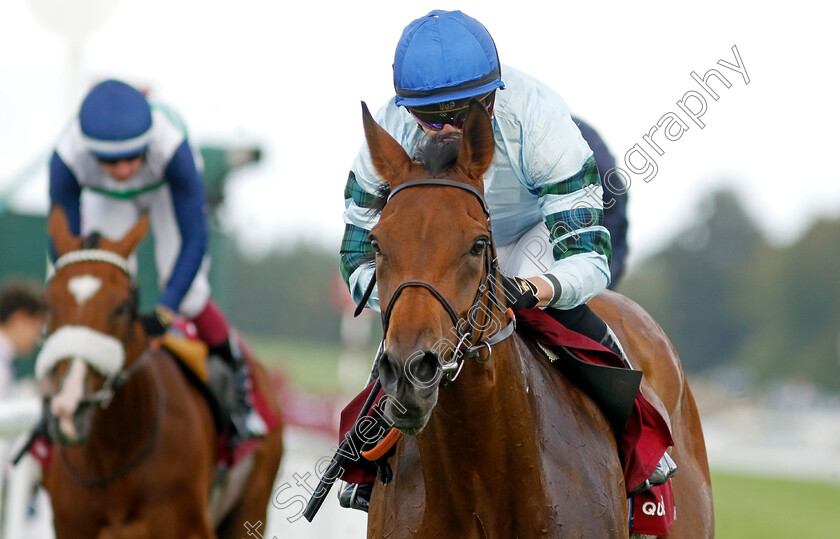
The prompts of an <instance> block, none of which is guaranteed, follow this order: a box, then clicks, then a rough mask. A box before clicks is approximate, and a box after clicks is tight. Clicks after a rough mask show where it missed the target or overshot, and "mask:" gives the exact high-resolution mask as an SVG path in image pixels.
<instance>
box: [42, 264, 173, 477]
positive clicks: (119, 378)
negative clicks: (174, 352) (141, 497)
mask: <svg viewBox="0 0 840 539" xmlns="http://www.w3.org/2000/svg"><path fill="white" fill-rule="evenodd" d="M80 262H103V263H107V264H110V265H112V266H116V267H117V268H119V269H120V270H122V271H123V272H124V273H125V274H126V275H127V276H128V278H129V281H130V283H131V290H132V296H134V297H136V290H137V287H136V285H135V283H134V279H133V277H132V275H131V269H130V265H129V262H128V260H127V259H125V258H124V257H122V256H120V255H118V254H116V253H113V252H111V251H106V250H104V249H85V248H82V249H79V250H76V251H70V252H68V253H66V254H64V255H62V256H61V257H59V258H58V260H56V261H55V264H54V270H55V271H54V273H53V275H51V276H50V279H52V277H53V276H54V275H55V274H56V273H58V271H59V270H61V269H62V268H64V267H66V266H69V265H71V264H76V263H80ZM135 302H136V299H135ZM152 357H153V354H152V353H151V351H150V350H145V351H144V352H143V353H142V354H141V355H140V357H139V358H137V359H136V360H135V361H133V362H132V363H131V364H130V365H128V366H127V367H123V368H122V369H120V370H119V371H117V372H116V373H113V374H111V375H109V376H108V377H107V378H106V380H105V383H104V384H103V386H102V388H101V389H99V390H98V391H97V392H96V393H94V394H93V395H90V396H86V397H83V398H81V399H80V400H79V407H82V406H90V405H97V404H98V405H99V406H100V407H101V408H102V409H105V408H107V407H108V406H109V404H110V403H111V401H112V400H113V398H114V394H115V393H116V392H117V391H119V389H120V388H121V387H122V386H124V385H125V383H126V382H128V380H129V378H131V376H132V375H133V374H135V373H136V372H137V371H139V370H140V369H141V368H143V367H144V366H146V365H147V364H148V365H150V366H151V367H152V378H153V380H154V383H155V395H156V400H157V404H156V406H155V419H154V423H153V425H152V433H151V435H149V436H148V437H147V438H146V440H145V442H144V443H143V446H142V447H141V448H140V449H139V450H138V451H137V452H136V453H135V454H134V455H133V456H132V457H131V458H130V459H129V460H127V461H126V462H125V463H123V464H122V465H121V466H120V467H119V468H118V469H117V470H116V471H114V472H112V473H109V474H107V475H104V476H94V477H90V476H83V475H81V474H80V473H79V472H77V471H76V470H75V469H74V468H73V466H72V465H71V464H70V461H69V460H68V458H67V454H66V452H65V451H63V450H61V451H60V453H61V459H62V463H63V464H64V466H65V468H66V469H67V471H68V473H69V474H70V476H71V477H72V478H73V479H74V480H75V481H77V482H79V483H81V484H83V485H85V486H88V487H96V486H102V485H105V484H108V483H110V482H112V481H114V480H116V479H118V478H120V477H122V476H123V475H125V474H126V473H128V472H129V471H130V470H132V469H133V468H134V467H136V466H137V465H138V464H140V462H142V461H143V460H144V459H145V458H146V457H147V456H148V455H149V454H150V453H151V452H152V450H153V449H154V447H155V446H156V444H157V439H158V435H159V433H160V429H161V423H162V421H163V416H164V413H165V408H166V390H165V387H164V384H163V381H162V379H161V375H160V373H159V372H158V369H157V368H154V365H152V364H150V363H149V359H150V358H152ZM49 400H50V398H49V397H48V398H47V399H46V402H47V404H46V405H45V406H44V410H45V413H50V412H49V409H50V407H49V404H48V403H49Z"/></svg>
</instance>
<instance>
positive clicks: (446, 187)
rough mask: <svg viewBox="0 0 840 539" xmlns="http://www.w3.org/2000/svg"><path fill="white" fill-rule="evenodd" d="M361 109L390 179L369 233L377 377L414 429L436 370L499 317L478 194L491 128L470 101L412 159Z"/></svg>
mask: <svg viewBox="0 0 840 539" xmlns="http://www.w3.org/2000/svg"><path fill="white" fill-rule="evenodd" d="M363 116H364V125H365V136H366V138H367V142H368V147H369V148H370V152H371V159H372V162H373V164H374V166H375V167H376V170H377V171H378V172H379V174H380V175H381V176H382V177H383V178H384V179H385V180H386V181H387V182H388V186H389V187H390V195H389V198H388V201H387V204H386V205H385V206H384V208H383V209H382V213H381V216H380V219H379V222H378V224H377V225H376V226H375V227H373V229H372V230H371V235H370V238H371V244H372V247H373V249H374V251H375V261H376V280H377V285H378V287H379V297H380V304H381V305H382V306H383V317H384V319H383V320H384V325H385V342H384V350H383V353H382V355H381V356H380V360H379V378H380V381H381V383H382V387H383V388H384V390H385V393H386V394H387V395H388V396H389V397H390V399H388V405H387V406H388V407H387V408H386V413H387V414H388V415H390V416H391V417H392V418H394V419H395V420H396V422H395V426H396V427H397V428H399V429H400V430H402V431H404V432H406V433H409V434H416V433H417V432H419V431H420V430H421V429H422V428H423V427H425V425H426V423H427V422H428V420H429V417H430V415H431V412H432V409H433V408H434V406H435V404H436V403H437V400H438V391H439V385H440V382H441V380H442V379H444V372H445V371H448V370H449V369H453V368H458V369H459V368H460V367H461V366H462V365H461V362H462V361H463V359H464V351H465V350H467V349H471V350H472V355H473V356H476V355H477V354H478V352H477V351H476V350H477V348H478V346H477V345H479V344H480V343H481V342H482V338H486V337H489V336H490V335H492V334H493V333H494V332H495V331H498V330H499V329H500V326H501V324H500V322H499V320H500V319H501V318H502V317H501V316H498V315H499V314H500V313H502V312H504V309H503V308H501V309H500V308H499V307H497V306H498V305H499V301H498V299H497V297H498V287H497V284H496V280H497V274H496V270H495V268H496V266H495V260H494V258H495V255H494V253H495V251H494V248H493V244H492V238H491V235H490V224H489V215H488V214H487V209H486V204H485V202H484V198H483V193H484V181H483V175H484V173H485V172H486V171H487V168H488V167H489V166H490V163H491V161H492V159H493V147H494V141H493V130H492V125H491V122H490V117H489V116H488V114H487V112H486V111H485V110H484V109H483V107H482V106H481V105H480V104H478V103H477V102H473V103H472V104H471V110H470V112H469V116H468V118H467V120H466V124H465V126H464V129H463V132H462V133H457V132H445V133H444V132H441V133H440V134H437V135H434V136H432V137H430V139H429V141H428V143H427V144H426V145H425V146H424V147H423V148H421V150H420V152H419V153H418V156H417V159H418V161H413V160H412V159H411V158H410V157H409V156H408V155H407V154H406V152H405V151H404V150H403V148H402V147H401V146H400V145H399V143H397V142H396V141H395V140H394V139H393V138H392V137H391V136H390V135H389V134H388V133H387V132H386V131H385V130H384V129H383V128H382V127H380V126H379V125H378V124H377V123H376V122H375V121H374V120H373V118H372V117H371V115H370V112H369V111H368V109H367V107H366V106H364V105H363ZM482 353H483V354H485V356H484V357H485V358H486V353H487V352H486V351H484V352H482ZM453 374H454V373H453ZM450 377H451V374H450Z"/></svg>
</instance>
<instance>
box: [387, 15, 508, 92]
mask: <svg viewBox="0 0 840 539" xmlns="http://www.w3.org/2000/svg"><path fill="white" fill-rule="evenodd" d="M504 87H505V85H504V83H503V82H502V78H501V69H500V67H499V54H498V53H497V52H496V44H495V43H494V42H493V38H492V37H491V36H490V33H489V32H488V31H487V29H486V28H485V27H484V26H483V25H482V24H481V23H480V22H478V21H477V20H475V19H473V18H472V17H469V16H467V15H465V14H463V13H461V12H460V11H441V10H435V11H432V12H430V13H429V14H428V15H426V16H425V17H421V18H419V19H416V20H414V21H412V22H411V24H409V25H408V26H406V28H405V30H403V33H402V37H400V41H399V43H397V50H396V52H395V54H394V88H395V89H396V91H397V97H396V101H395V102H396V104H397V105H398V106H405V107H420V106H423V105H429V104H432V103H440V102H441V101H443V100H456V99H464V98H468V97H474V96H479V95H484V94H487V93H489V92H491V91H493V90H495V89H504Z"/></svg>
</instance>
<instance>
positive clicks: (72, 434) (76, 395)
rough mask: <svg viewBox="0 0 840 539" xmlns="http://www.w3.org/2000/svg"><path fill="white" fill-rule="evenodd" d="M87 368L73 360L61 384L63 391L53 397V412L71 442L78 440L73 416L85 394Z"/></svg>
mask: <svg viewBox="0 0 840 539" xmlns="http://www.w3.org/2000/svg"><path fill="white" fill-rule="evenodd" d="M86 368H87V366H86V365H85V363H84V361H82V360H81V359H79V358H75V359H73V362H72V363H71V364H70V369H69V370H68V371H67V375H66V376H65V377H64V383H62V384H61V391H59V393H58V395H56V396H55V397H53V399H52V403H51V407H50V408H51V411H52V413H53V415H54V416H56V417H57V418H58V426H59V429H61V432H62V433H64V435H65V436H67V438H68V439H70V440H75V439H76V438H77V434H76V426H75V425H74V424H73V414H75V413H76V408H78V407H79V401H80V400H81V398H82V396H83V395H84V393H85V370H86Z"/></svg>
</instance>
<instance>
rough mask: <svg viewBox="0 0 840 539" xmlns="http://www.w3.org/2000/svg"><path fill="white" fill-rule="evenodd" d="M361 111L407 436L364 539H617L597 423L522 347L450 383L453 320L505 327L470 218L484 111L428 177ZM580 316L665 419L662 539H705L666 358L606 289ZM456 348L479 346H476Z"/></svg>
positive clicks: (389, 379) (681, 405) (611, 474)
mask: <svg viewBox="0 0 840 539" xmlns="http://www.w3.org/2000/svg"><path fill="white" fill-rule="evenodd" d="M362 108H363V118H364V128H365V137H366V139H367V143H368V146H369V148H370V152H371V159H372V162H373V164H374V166H375V168H376V170H377V172H378V173H379V174H380V175H381V176H382V178H384V180H385V181H386V182H387V184H388V187H389V188H390V191H389V192H390V195H389V196H388V199H387V204H385V205H384V207H383V208H382V210H381V214H380V219H379V222H378V224H377V225H376V226H375V227H373V229H372V230H371V236H370V237H371V245H372V247H373V250H374V251H375V265H376V282H377V284H378V287H379V297H380V304H381V305H382V306H383V324H384V352H383V354H382V355H381V356H380V360H379V363H378V368H379V377H380V381H381V383H382V388H383V390H384V392H385V395H386V396H387V397H388V404H387V405H386V407H385V413H386V415H388V416H389V417H391V418H392V419H393V421H394V426H395V427H396V428H398V429H399V430H400V431H402V432H403V433H405V434H409V435H413V436H402V438H401V439H400V441H399V442H398V445H397V448H396V453H395V455H394V456H393V457H392V458H391V460H390V462H391V464H392V466H393V472H394V473H393V480H392V481H391V482H390V483H388V484H387V485H383V484H382V483H380V482H377V483H376V486H375V487H374V491H373V494H372V498H371V504H370V512H369V520H368V537H369V538H370V539H373V538H377V539H378V538H382V537H387V538H389V539H398V538H408V537H415V538H417V537H419V538H427V537H457V538H459V539H472V538H475V539H485V538H495V539H512V538H518V539H530V538H536V537H540V538H545V537H585V538H598V539H602V538H619V537H624V538H626V537H628V535H629V527H628V506H629V503H628V500H627V497H626V489H625V485H624V477H623V474H622V469H621V465H620V463H619V459H618V456H617V446H616V440H615V437H614V435H613V433H612V430H611V427H610V424H609V422H608V420H607V419H606V417H605V415H604V414H603V413H602V411H601V410H600V409H599V407H598V406H597V405H596V404H595V403H594V402H593V401H592V400H591V399H590V398H589V397H588V396H587V395H586V394H585V393H584V392H583V391H582V390H581V389H580V388H579V387H577V386H576V385H575V384H573V383H572V382H570V381H569V379H567V378H566V377H565V376H564V375H563V374H561V373H559V372H557V370H556V369H555V368H553V367H552V366H551V365H550V364H549V362H548V361H547V360H546V359H545V357H544V355H543V353H542V352H541V351H540V350H539V349H538V348H537V345H536V344H535V343H534V342H531V341H530V340H528V339H525V338H523V337H522V336H520V335H519V334H518V333H516V334H514V335H513V336H512V337H510V338H506V339H504V340H501V342H498V343H496V344H493V346H492V354H490V353H489V347H487V348H488V350H482V351H481V353H480V355H479V358H478V361H466V360H463V362H461V363H460V364H459V365H458V366H457V368H458V370H457V372H453V371H451V366H450V367H449V368H448V367H447V363H446V362H448V361H449V358H447V357H441V354H440V353H439V350H440V348H439V347H438V346H439V343H441V342H447V341H448V340H451V339H452V335H451V330H452V327H453V322H455V319H459V320H466V319H468V318H469V317H470V316H471V312H473V311H474V310H475V307H477V306H480V307H482V309H483V310H484V312H485V313H490V314H492V316H493V318H494V319H497V320H507V316H506V315H505V314H504V311H503V307H502V308H500V307H498V306H503V305H504V304H505V303H504V297H503V296H502V292H501V286H500V284H499V282H498V273H497V272H491V271H490V268H491V267H492V265H491V263H490V262H488V261H490V260H493V258H494V257H493V255H492V253H494V252H495V250H493V251H491V252H490V253H491V254H488V250H489V249H494V247H493V245H492V243H491V242H492V237H491V234H490V229H489V220H488V217H487V210H486V208H484V207H483V206H484V202H483V193H484V184H483V175H484V173H485V171H486V170H487V169H488V167H489V166H490V163H491V161H492V158H493V150H494V140H493V131H492V125H491V122H490V118H489V115H488V114H487V113H486V111H484V109H483V108H482V107H481V106H480V105H478V104H477V103H475V102H474V103H473V104H472V106H471V110H470V112H469V115H468V118H467V120H466V124H465V126H464V129H463V133H462V138H461V141H460V146H459V149H458V153H457V158H454V162H452V163H450V166H448V167H445V166H444V167H435V168H436V172H437V173H433V172H432V171H431V170H430V169H429V168H427V167H426V166H425V165H424V164H423V163H418V162H414V161H413V160H412V159H411V158H410V157H409V156H408V155H407V154H406V152H405V151H404V150H403V148H402V147H401V146H400V145H399V143H397V142H396V141H395V140H394V139H393V138H392V137H391V136H390V135H389V134H388V133H387V132H386V131H385V130H384V129H383V128H382V127H381V126H379V125H378V124H377V123H376V122H375V121H374V120H373V118H372V117H371V115H370V112H369V111H368V109H367V106H366V105H365V104H364V103H363V106H362ZM406 187H410V188H406ZM397 191H399V193H397ZM395 195H396V196H395ZM488 257H489V258H488ZM489 295H492V296H494V297H493V298H492V299H493V301H490V299H491V298H488V296H489ZM589 305H590V307H591V308H592V309H593V310H595V312H597V313H598V314H599V315H600V316H601V317H602V318H603V319H604V320H605V321H606V322H607V323H608V324H609V326H610V327H611V328H612V329H613V331H614V332H615V334H616V335H617V337H618V339H619V341H620V342H621V344H622V346H623V347H624V350H625V351H626V353H627V355H628V356H629V359H630V362H631V363H632V364H633V365H634V366H635V367H636V368H639V369H641V370H643V371H644V381H643V384H642V391H643V394H644V395H645V396H646V397H647V398H648V400H649V401H650V402H651V403H653V404H654V406H656V407H657V409H658V411H659V412H660V413H661V414H662V415H663V417H665V418H668V419H669V420H670V427H671V432H672V433H673V438H674V439H675V440H676V445H675V446H674V447H673V448H672V453H671V454H672V456H673V458H674V460H675V461H676V462H677V463H678V465H679V473H678V474H677V476H675V477H674V478H673V479H672V482H673V483H672V484H673V489H674V497H675V502H676V507H677V520H676V521H675V523H674V524H673V526H672V527H671V530H670V537H671V538H692V539H695V538H703V537H712V536H713V535H714V521H713V511H712V492H711V481H710V476H709V468H708V463H707V458H706V450H705V444H704V440H703V433H702V430H701V425H700V419H699V416H698V412H697V408H696V406H695V402H694V399H693V397H692V394H691V390H690V389H689V386H688V382H687V381H686V378H685V376H684V374H683V371H682V368H681V366H680V361H679V358H678V357H677V354H676V352H675V350H674V348H673V347H672V346H671V343H670V342H669V341H668V338H667V337H666V335H665V333H664V332H663V331H662V329H661V328H660V327H659V326H658V325H657V324H656V322H655V321H654V320H653V319H652V318H651V317H650V316H649V315H648V314H647V313H646V312H645V311H644V310H643V309H642V308H641V307H640V306H639V305H637V304H636V303H634V302H633V301H631V300H630V299H628V298H626V297H624V296H621V295H619V294H617V293H614V292H610V291H606V292H604V293H603V294H601V295H600V296H598V297H597V298H595V299H593V300H592V301H591V302H590V303H589ZM480 317H481V315H479V318H480ZM479 322H480V320H479ZM499 327H501V326H499ZM486 336H487V335H485V337H486ZM480 338H481V337H479V339H480ZM462 343H463V339H462V342H459V344H458V347H460V346H461V345H462ZM466 345H468V346H469V345H472V349H473V350H475V349H480V348H481V343H480V342H476V337H475V336H469V339H468V340H467V342H466ZM458 347H456V348H454V349H455V350H458ZM441 363H443V366H441ZM465 363H469V364H467V365H465ZM447 369H449V372H450V373H451V374H450V375H449V376H448V379H449V382H448V383H446V384H445V386H444V385H442V380H446V379H447V376H444V375H443V372H444V371H446V370H447ZM453 375H454V376H453ZM455 377H457V379H456V380H453V379H454V378H455ZM426 381H428V383H418V382H426ZM395 402H396V403H399V405H394V403H395Z"/></svg>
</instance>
